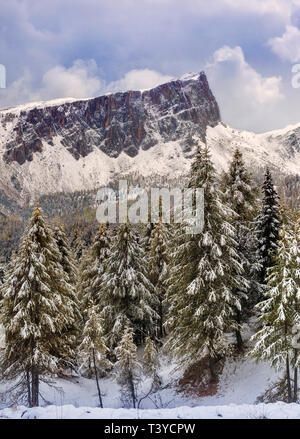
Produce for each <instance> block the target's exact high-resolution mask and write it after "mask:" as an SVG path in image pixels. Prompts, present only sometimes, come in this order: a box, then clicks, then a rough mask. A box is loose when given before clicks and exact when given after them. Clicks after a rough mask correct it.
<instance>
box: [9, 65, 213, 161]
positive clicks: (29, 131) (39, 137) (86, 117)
mask: <svg viewBox="0 0 300 439" xmlns="http://www.w3.org/2000/svg"><path fill="white" fill-rule="evenodd" d="M219 121H220V113H219V108H218V104H217V102H216V100H215V98H214V96H213V94H212V92H211V90H210V88H209V85H208V82H207V79H206V76H205V74H204V73H203V72H202V73H200V74H198V75H193V76H192V75H186V76H185V77H183V78H182V79H178V80H174V81H171V82H169V83H166V84H163V85H160V86H158V87H156V88H153V89H151V90H145V91H143V92H141V91H128V92H125V93H116V94H111V95H107V96H100V97H97V98H94V99H89V100H81V101H75V102H66V103H62V104H59V105H53V104H51V105H47V103H45V105H44V106H41V105H39V106H38V107H37V108H31V109H30V108H29V109H26V107H25V108H24V109H22V108H21V109H19V111H16V109H12V110H5V111H2V112H0V123H1V126H2V129H3V130H4V131H6V132H7V131H10V135H9V136H6V137H7V138H8V140H7V141H6V142H5V145H3V146H4V148H3V159H4V161H5V162H6V163H7V164H9V163H12V162H17V163H19V164H20V165H23V164H24V163H25V162H26V161H32V160H33V157H34V155H35V154H38V153H42V152H43V149H44V146H45V144H47V145H50V146H51V145H52V146H53V144H54V143H55V142H56V141H57V139H60V142H61V144H62V146H63V147H64V148H66V150H67V151H68V152H69V153H70V154H72V156H73V157H74V158H75V159H76V160H79V159H80V157H85V156H87V155H88V154H90V153H91V152H92V151H93V149H94V148H95V147H96V148H98V149H99V150H101V151H102V152H104V153H105V154H106V155H107V156H109V157H112V158H116V157H118V156H119V155H120V153H121V152H122V151H124V152H125V153H126V154H127V155H128V156H129V157H135V156H136V155H137V154H138V152H139V150H147V149H149V148H151V147H153V146H154V145H156V144H157V143H158V142H169V141H177V140H179V139H180V140H184V139H185V138H189V137H191V136H192V135H194V134H196V135H197V137H199V138H200V139H201V140H202V141H204V140H205V133H206V128H207V126H215V125H216V124H217V123H218V122H219Z"/></svg>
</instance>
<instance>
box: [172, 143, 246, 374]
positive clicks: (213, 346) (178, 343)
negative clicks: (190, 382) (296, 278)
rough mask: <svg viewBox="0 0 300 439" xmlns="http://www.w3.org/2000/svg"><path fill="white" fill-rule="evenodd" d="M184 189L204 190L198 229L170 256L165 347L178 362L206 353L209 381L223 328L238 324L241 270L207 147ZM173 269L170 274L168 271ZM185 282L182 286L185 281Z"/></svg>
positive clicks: (223, 345)
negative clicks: (202, 225) (166, 339)
mask: <svg viewBox="0 0 300 439" xmlns="http://www.w3.org/2000/svg"><path fill="white" fill-rule="evenodd" d="M190 187H202V188H203V189H204V220H205V221H204V222H205V224H204V228H203V231H202V232H201V233H200V234H198V235H190V236H188V235H187V237H186V238H185V239H183V242H182V244H181V245H180V246H179V248H178V252H177V253H179V254H181V255H182V257H178V254H177V255H176V254H175V255H174V259H175V261H176V262H175V266H174V267H173V268H172V273H171V279H170V288H169V290H168V297H167V301H168V306H169V317H168V320H167V323H166V324H167V327H168V329H169V340H168V346H169V349H170V351H171V352H174V353H175V354H176V355H177V356H178V357H180V358H181V360H182V361H184V362H189V363H190V362H195V361H197V359H200V358H201V357H203V356H205V355H206V356H207V357H208V360H209V367H210V373H211V379H212V380H215V378H216V374H215V363H216V361H217V360H218V359H219V358H220V357H221V356H222V355H224V354H225V353H226V350H227V343H226V340H225V338H224V337H225V332H226V331H227V332H228V331H233V330H236V329H237V328H238V324H237V323H236V321H235V319H234V315H235V310H236V309H240V307H241V305H240V300H239V297H238V296H237V295H235V294H234V293H233V290H234V289H235V288H237V286H238V285H237V281H236V277H235V276H234V275H233V274H234V273H238V272H239V271H242V267H241V265H240V263H239V261H238V256H237V253H236V250H235V247H236V242H235V240H234V237H235V230H234V227H233V226H232V225H231V224H230V223H229V222H228V219H229V218H230V217H231V215H232V210H231V209H230V208H229V207H228V206H227V205H226V204H224V203H222V202H221V194H220V192H219V190H218V188H217V184H216V175H215V170H214V167H213V165H212V162H211V159H210V154H209V150H208V148H207V147H205V148H204V149H201V148H199V150H198V153H197V155H196V158H195V161H194V163H193V165H192V168H191V178H190ZM174 273H175V275H174ZM187 281H188V284H187Z"/></svg>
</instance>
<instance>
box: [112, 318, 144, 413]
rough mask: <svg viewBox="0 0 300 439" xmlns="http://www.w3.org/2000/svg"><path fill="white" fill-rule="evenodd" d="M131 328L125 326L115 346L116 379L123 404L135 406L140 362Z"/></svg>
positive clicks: (139, 376)
mask: <svg viewBox="0 0 300 439" xmlns="http://www.w3.org/2000/svg"><path fill="white" fill-rule="evenodd" d="M133 338H134V333H133V329H132V328H131V327H129V326H126V327H125V329H124V333H123V336H122V338H121V340H120V343H119V345H118V346H117V347H116V348H115V355H116V357H117V362H116V364H115V368H116V371H117V381H118V383H119V384H120V386H121V391H122V400H123V402H124V404H125V405H127V404H129V402H130V401H131V402H132V406H133V407H134V408H136V406H137V399H138V395H137V388H138V384H139V382H140V380H141V364H140V362H139V361H138V359H137V347H136V345H135V343H134V340H133Z"/></svg>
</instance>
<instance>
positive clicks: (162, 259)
mask: <svg viewBox="0 0 300 439" xmlns="http://www.w3.org/2000/svg"><path fill="white" fill-rule="evenodd" d="M167 242H168V232H167V229H166V227H165V225H164V224H163V222H162V220H161V219H160V220H159V221H158V223H157V224H156V225H155V228H154V229H153V231H152V235H151V238H150V249H149V271H150V280H151V282H152V283H153V285H154V288H155V294H156V296H157V299H158V306H157V314H158V316H159V320H158V336H159V337H160V338H162V337H163V336H164V327H163V324H164V319H165V308H164V305H163V304H164V299H165V294H166V288H167V285H166V282H167V276H168V263H169V255H168V245H167Z"/></svg>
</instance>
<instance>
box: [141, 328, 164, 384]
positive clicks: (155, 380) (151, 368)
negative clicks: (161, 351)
mask: <svg viewBox="0 0 300 439" xmlns="http://www.w3.org/2000/svg"><path fill="white" fill-rule="evenodd" d="M157 368H158V351H157V349H156V346H155V344H154V342H153V341H152V340H151V337H150V336H149V335H148V336H147V338H146V341H145V348H144V355H143V371H144V374H145V375H148V376H149V377H151V378H152V385H151V390H156V389H157V388H158V387H159V385H160V382H161V381H160V378H159V376H158V374H157Z"/></svg>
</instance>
